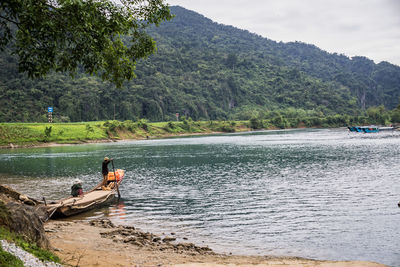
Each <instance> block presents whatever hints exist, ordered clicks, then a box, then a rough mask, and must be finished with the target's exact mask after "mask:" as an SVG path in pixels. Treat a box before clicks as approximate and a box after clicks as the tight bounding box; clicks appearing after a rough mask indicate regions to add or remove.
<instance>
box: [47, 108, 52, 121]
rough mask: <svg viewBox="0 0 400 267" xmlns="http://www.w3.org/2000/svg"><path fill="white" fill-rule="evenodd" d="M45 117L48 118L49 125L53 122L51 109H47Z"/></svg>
mask: <svg viewBox="0 0 400 267" xmlns="http://www.w3.org/2000/svg"><path fill="white" fill-rule="evenodd" d="M47 117H48V118H49V123H52V122H53V107H48V108H47Z"/></svg>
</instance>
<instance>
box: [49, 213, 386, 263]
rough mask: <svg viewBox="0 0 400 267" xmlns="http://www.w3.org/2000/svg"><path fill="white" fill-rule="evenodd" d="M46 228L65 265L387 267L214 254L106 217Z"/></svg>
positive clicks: (61, 222) (52, 244)
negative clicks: (113, 221)
mask: <svg viewBox="0 0 400 267" xmlns="http://www.w3.org/2000/svg"><path fill="white" fill-rule="evenodd" d="M45 230H46V232H47V236H48V238H49V241H50V244H51V246H52V247H53V250H54V253H55V254H57V255H58V256H59V257H60V258H61V259H62V261H63V263H64V264H67V265H69V266H88V267H90V266H98V267H101V266H104V267H106V266H107V267H108V266H143V267H145V266H176V267H178V266H179V267H202V266H212V267H219V266H230V267H245V266H258V267H263V266H292V267H302V266H319V267H328V266H329V267H354V266H364V267H382V266H386V265H383V264H378V263H373V262H362V261H322V260H312V259H304V258H298V257H273V256H235V255H224V254H217V253H214V252H213V251H212V250H210V249H209V248H207V247H198V246H196V245H195V244H191V243H178V242H176V240H181V239H183V240H184V238H182V237H177V236H175V234H174V233H170V234H166V235H165V236H156V235H153V234H151V233H144V232H141V231H140V230H138V229H135V228H134V227H127V226H115V225H113V224H112V223H111V222H110V221H108V220H107V219H104V220H95V221H91V222H84V221H62V220H59V221H54V220H51V221H49V222H47V223H46V224H45Z"/></svg>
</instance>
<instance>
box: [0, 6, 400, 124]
mask: <svg viewBox="0 0 400 267" xmlns="http://www.w3.org/2000/svg"><path fill="white" fill-rule="evenodd" d="M171 11H172V13H173V14H175V15H176V16H175V18H174V19H173V20H172V21H170V22H165V23H163V24H161V25H160V26H159V27H154V28H151V29H150V30H149V33H150V34H151V35H152V36H153V37H154V39H155V40H156V42H157V46H158V52H157V53H156V54H155V55H152V56H150V57H149V58H148V59H146V60H142V61H140V62H139V64H138V65H137V68H136V74H137V78H136V79H134V80H132V81H130V82H126V83H125V84H124V85H123V87H122V88H115V87H114V86H113V85H111V84H109V83H107V82H102V81H101V80H99V79H97V78H94V77H89V76H86V75H83V74H82V75H78V76H77V77H74V79H73V78H70V77H69V76H67V75H61V74H51V75H49V76H48V77H46V78H45V79H39V80H30V79H28V78H27V77H26V75H24V74H19V73H18V72H17V65H16V62H17V61H16V58H15V57H14V56H12V55H10V53H9V51H6V52H4V53H2V54H1V55H0V96H1V98H0V121H2V122H4V121H40V120H44V119H45V117H46V111H47V107H48V106H53V107H54V115H56V116H57V119H59V120H65V121H68V120H70V121H88V120H104V119H113V118H115V119H120V120H126V119H130V120H136V119H139V118H147V119H149V120H152V121H161V120H173V119H175V113H177V112H178V113H180V114H181V115H186V116H190V117H191V118H193V119H195V120H199V119H249V118H251V117H253V116H255V115H257V114H259V113H260V112H263V111H274V110H288V109H289V110H292V111H294V112H302V113H304V114H312V115H332V114H352V115H354V114H360V113H361V112H362V110H363V109H365V108H368V107H370V106H378V105H384V106H385V107H386V108H387V109H393V108H395V107H396V106H397V105H398V102H399V96H400V67H398V66H395V65H392V64H390V63H387V62H381V63H379V64H375V63H374V62H373V61H371V60H369V59H367V58H364V57H354V58H351V59H350V58H348V57H346V56H343V55H337V54H329V53H327V52H324V51H322V50H321V49H319V48H317V47H315V46H313V45H308V44H304V43H297V42H296V43H278V42H275V41H272V40H269V39H266V38H263V37H261V36H258V35H255V34H252V33H249V32H248V31H245V30H239V29H236V28H234V27H231V26H225V25H221V24H217V23H214V22H212V21H211V20H209V19H207V18H205V17H204V16H202V15H200V14H197V13H195V12H192V11H189V10H186V9H184V8H181V7H172V8H171Z"/></svg>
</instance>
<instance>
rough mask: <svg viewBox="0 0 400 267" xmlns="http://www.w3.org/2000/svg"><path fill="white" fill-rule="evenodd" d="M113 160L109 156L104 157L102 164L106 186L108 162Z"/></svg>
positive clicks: (105, 184)
mask: <svg viewBox="0 0 400 267" xmlns="http://www.w3.org/2000/svg"><path fill="white" fill-rule="evenodd" d="M111 161H112V159H109V158H108V157H105V158H104V161H103V164H102V168H101V169H102V170H101V171H102V173H103V184H102V185H104V186H107V178H108V164H109V163H110V162H111Z"/></svg>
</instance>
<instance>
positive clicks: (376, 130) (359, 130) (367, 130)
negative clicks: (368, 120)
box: [347, 125, 394, 133]
mask: <svg viewBox="0 0 400 267" xmlns="http://www.w3.org/2000/svg"><path fill="white" fill-rule="evenodd" d="M347 128H348V129H349V131H350V132H357V133H379V132H380V131H387V130H394V127H378V126H375V125H370V126H349V127H347Z"/></svg>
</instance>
